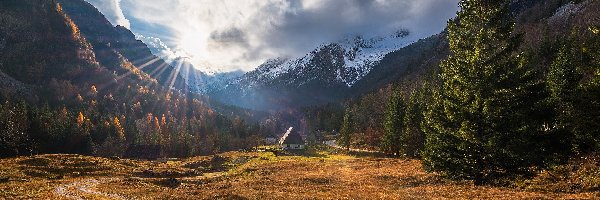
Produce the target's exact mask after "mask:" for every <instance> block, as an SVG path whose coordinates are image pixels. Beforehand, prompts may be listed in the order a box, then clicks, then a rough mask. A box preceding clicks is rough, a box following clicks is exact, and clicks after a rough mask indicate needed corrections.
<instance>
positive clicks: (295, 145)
mask: <svg viewBox="0 0 600 200" xmlns="http://www.w3.org/2000/svg"><path fill="white" fill-rule="evenodd" d="M279 147H280V148H281V149H283V150H301V149H304V148H305V147H306V144H305V143H304V140H303V139H302V136H301V135H300V133H298V131H295V130H294V127H290V128H289V129H288V130H287V132H285V133H284V134H283V137H281V139H280V140H279Z"/></svg>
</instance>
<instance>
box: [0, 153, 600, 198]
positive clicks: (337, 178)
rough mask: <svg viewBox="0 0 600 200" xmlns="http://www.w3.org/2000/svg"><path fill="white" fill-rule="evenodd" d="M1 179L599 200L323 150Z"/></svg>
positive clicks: (104, 187) (34, 169)
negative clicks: (447, 176) (481, 182)
mask: <svg viewBox="0 0 600 200" xmlns="http://www.w3.org/2000/svg"><path fill="white" fill-rule="evenodd" d="M0 177H2V179H3V180H0V181H2V183H0V199H594V198H600V193H598V192H593V191H592V192H583V193H582V192H580V193H560V192H549V191H543V190H540V189H539V188H538V189H536V190H524V189H516V188H504V187H490V186H473V185H472V184H470V183H468V182H464V183H459V182H454V181H449V180H444V179H442V178H440V177H439V176H436V175H435V174H430V173H426V172H425V171H424V170H423V169H422V167H421V163H420V161H417V160H403V159H393V158H375V157H355V156H350V155H343V154H330V153H325V152H322V153H319V154H315V155H312V156H292V155H288V156H285V155H279V156H275V155H274V154H273V153H271V152H246V153H244V152H229V153H223V154H219V155H218V156H206V157H194V158H189V159H179V160H177V159H172V160H162V161H136V160H127V159H108V158H98V157H87V156H79V155H39V156H32V157H20V158H14V159H2V160H0ZM7 178H8V180H6V179H7Z"/></svg>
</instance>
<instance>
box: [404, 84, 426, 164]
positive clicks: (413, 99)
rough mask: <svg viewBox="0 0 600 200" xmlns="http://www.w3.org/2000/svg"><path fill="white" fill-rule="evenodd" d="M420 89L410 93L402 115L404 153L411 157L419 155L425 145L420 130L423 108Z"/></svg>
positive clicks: (422, 96)
mask: <svg viewBox="0 0 600 200" xmlns="http://www.w3.org/2000/svg"><path fill="white" fill-rule="evenodd" d="M422 90H423V88H421V89H419V90H415V91H413V92H412V93H411V95H410V97H409V99H408V102H407V105H406V114H405V115H404V126H405V128H404V132H403V136H402V138H404V139H403V140H404V144H405V145H404V153H405V154H406V155H408V156H411V157H419V156H420V154H421V153H420V152H421V151H422V150H423V147H424V145H425V135H424V134H423V131H422V130H421V122H422V121H423V111H424V110H425V102H424V100H425V95H424V92H423V91H422Z"/></svg>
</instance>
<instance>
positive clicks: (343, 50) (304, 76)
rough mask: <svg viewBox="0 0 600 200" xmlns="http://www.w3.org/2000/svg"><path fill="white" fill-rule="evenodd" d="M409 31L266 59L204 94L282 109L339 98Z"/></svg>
mask: <svg viewBox="0 0 600 200" xmlns="http://www.w3.org/2000/svg"><path fill="white" fill-rule="evenodd" d="M415 39H416V38H413V37H412V35H411V34H410V32H409V31H407V30H398V31H396V32H393V33H390V34H388V35H384V36H376V37H371V38H366V37H364V36H350V37H346V38H344V39H342V40H340V41H338V42H334V43H328V44H324V45H321V46H320V47H318V48H317V49H315V50H313V51H311V52H309V53H308V54H306V55H305V56H303V57H300V58H295V59H289V58H277V59H271V60H268V61H267V62H265V63H264V64H262V65H261V66H259V67H258V68H257V69H255V70H253V71H250V72H248V73H246V74H244V75H243V76H242V77H240V78H237V79H235V80H232V81H230V82H228V83H227V84H226V85H224V86H223V87H222V88H217V89H216V90H211V91H209V95H210V96H211V97H213V98H216V99H217V100H219V101H222V102H224V103H228V104H232V105H237V106H242V107H247V108H253V109H260V110H269V109H282V108H288V107H301V106H306V105H314V104H322V103H327V102H333V101H336V100H339V99H343V98H345V97H347V96H348V92H349V91H351V90H352V87H353V86H354V85H355V84H357V83H358V82H360V81H361V80H362V79H363V78H364V77H365V76H367V74H369V72H370V71H371V70H373V69H374V68H375V67H376V66H377V65H379V64H380V63H381V60H382V59H384V58H385V57H386V55H388V54H389V53H390V52H394V51H396V50H399V49H401V48H403V47H405V46H407V45H409V44H411V42H412V41H414V40H415Z"/></svg>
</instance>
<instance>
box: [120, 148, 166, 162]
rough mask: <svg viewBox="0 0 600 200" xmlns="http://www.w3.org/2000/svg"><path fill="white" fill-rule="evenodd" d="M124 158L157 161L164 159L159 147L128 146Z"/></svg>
mask: <svg viewBox="0 0 600 200" xmlns="http://www.w3.org/2000/svg"><path fill="white" fill-rule="evenodd" d="M124 157H125V158H133V159H146V160H157V159H159V158H162V157H164V155H163V152H162V146H161V145H130V146H129V147H128V148H127V151H126V152H125V156H124Z"/></svg>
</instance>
